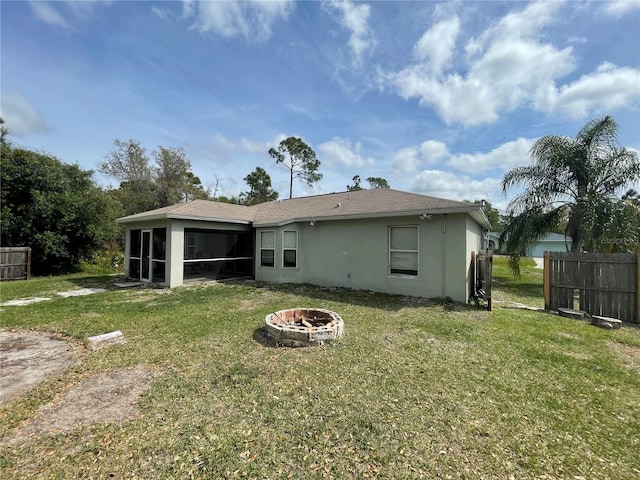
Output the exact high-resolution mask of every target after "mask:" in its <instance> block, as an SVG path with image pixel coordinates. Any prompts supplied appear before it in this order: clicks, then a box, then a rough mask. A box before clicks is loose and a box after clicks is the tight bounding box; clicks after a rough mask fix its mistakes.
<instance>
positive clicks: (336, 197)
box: [117, 188, 490, 302]
mask: <svg viewBox="0 0 640 480" xmlns="http://www.w3.org/2000/svg"><path fill="white" fill-rule="evenodd" d="M117 222H119V223H122V224H124V225H126V274H127V276H128V277H130V278H133V279H138V280H142V281H147V282H156V283H159V284H163V285H166V286H169V287H176V286H179V285H182V284H183V283H184V282H185V281H190V280H194V279H222V278H233V277H252V278H254V279H256V280H259V281H267V282H275V283H309V284H314V285H319V286H332V287H350V288H355V289H363V290H372V291H377V292H387V293H395V294H404V295H412V296H420V297H427V298H429V297H447V296H448V297H451V298H452V299H454V300H457V301H461V302H466V301H467V300H468V299H469V295H470V294H471V280H472V279H471V278H470V275H471V271H472V270H471V268H470V266H471V252H472V251H479V250H481V249H483V248H484V245H483V240H484V233H485V232H486V231H487V229H488V228H489V226H490V225H489V222H488V220H487V217H486V216H485V214H484V212H483V210H482V208H481V207H480V206H478V205H475V204H470V203H466V202H459V201H452V200H445V199H441V198H435V197H430V196H426V195H418V194H415V193H408V192H402V191H398V190H392V189H387V188H384V189H371V190H359V191H355V192H342V193H332V194H328V195H317V196H311V197H302V198H293V199H289V200H277V201H272V202H267V203H262V204H259V205H253V206H244V205H232V204H227V203H221V202H215V201H208V200H194V201H192V202H187V203H181V204H177V205H172V206H169V207H164V208H159V209H156V210H151V211H148V212H143V213H138V214H135V215H130V216H127V217H123V218H119V219H118V220H117Z"/></svg>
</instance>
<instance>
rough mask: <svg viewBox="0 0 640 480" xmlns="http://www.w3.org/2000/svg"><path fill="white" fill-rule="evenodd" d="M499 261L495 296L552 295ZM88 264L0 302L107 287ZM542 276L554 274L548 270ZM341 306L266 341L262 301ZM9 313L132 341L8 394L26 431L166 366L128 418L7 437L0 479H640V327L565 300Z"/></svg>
mask: <svg viewBox="0 0 640 480" xmlns="http://www.w3.org/2000/svg"><path fill="white" fill-rule="evenodd" d="M504 268H505V266H504V264H503V262H502V260H500V259H496V265H495V268H494V273H495V274H496V278H497V279H498V284H497V285H496V286H495V287H494V298H498V299H502V300H504V301H513V302H516V301H517V302H521V303H526V304H532V305H533V303H532V302H534V303H535V305H534V306H542V299H541V296H542V288H541V282H542V272H541V271H536V270H535V269H534V268H533V267H531V266H530V265H524V266H523V276H522V277H521V278H520V279H519V280H515V279H513V278H512V277H510V276H509V275H507V274H506V270H501V269H504ZM112 280H113V278H112V277H108V276H93V277H88V276H83V275H74V276H70V277H61V278H45V279H34V280H31V281H29V282H12V283H5V284H2V285H1V290H0V300H1V301H6V300H8V299H12V298H17V297H24V296H46V295H51V294H52V293H54V292H55V291H61V290H68V289H70V288H80V287H84V286H100V285H104V284H108V283H109V282H111V281H112ZM536 282H537V283H536ZM296 306H300V307H315V308H326V309H330V310H333V311H336V312H338V313H339V314H340V315H341V316H342V318H343V319H344V322H345V336H344V337H343V338H342V339H341V340H339V341H338V342H336V343H333V344H331V345H328V346H326V347H321V348H302V349H288V348H273V347H270V346H267V345H265V344H264V342H263V341H262V340H263V337H262V335H261V327H262V324H263V322H264V318H265V315H267V314H268V313H270V312H273V311H276V310H280V309H284V308H291V307H296ZM0 315H1V318H2V325H3V327H5V328H14V327H22V328H28V329H41V330H45V331H48V332H56V333H59V334H63V335H66V336H68V337H69V338H71V339H73V341H76V342H84V341H85V340H86V338H87V337H88V336H90V335H95V334H99V333H104V332H109V331H113V330H121V331H122V332H123V333H124V336H125V338H126V340H127V342H126V343H125V344H123V345H115V346H112V347H108V348H104V349H101V350H99V351H97V352H93V353H87V354H86V356H85V358H84V361H83V362H82V363H80V364H78V365H77V366H75V367H73V368H71V369H70V370H68V371H67V372H66V373H64V374H63V375H62V376H60V377H58V378H55V379H51V380H49V381H46V382H45V383H43V384H41V385H40V386H39V387H37V388H36V389H34V390H33V391H32V392H31V393H30V394H28V395H27V396H24V397H22V398H21V399H19V400H16V401H14V402H13V403H11V404H10V405H8V406H6V407H5V408H3V409H2V410H0V436H1V437H2V438H9V437H11V436H12V435H15V432H19V431H20V429H21V428H23V427H24V425H25V424H26V423H27V422H28V421H29V419H31V418H33V417H34V416H35V417H37V416H38V415H39V414H40V413H39V412H41V408H42V407H43V406H44V405H46V404H47V403H49V402H51V401H53V400H56V399H59V398H61V397H62V396H63V395H64V394H65V392H67V391H69V389H70V388H71V387H72V386H73V385H76V384H78V383H79V382H81V381H82V380H86V379H90V378H92V377H93V376H94V375H96V374H98V373H101V372H105V371H115V370H116V369H122V368H131V369H133V368H134V367H136V366H143V367H145V368H146V369H148V370H149V371H150V372H153V379H152V381H151V383H150V387H149V388H148V390H146V391H145V393H144V394H143V395H142V396H141V397H140V398H139V400H138V410H137V413H136V414H135V415H134V416H133V417H131V418H129V419H128V420H127V421H126V422H124V423H122V424H94V425H91V426H82V427H77V428H75V429H72V430H71V431H68V432H63V433H60V434H57V435H53V436H51V437H49V436H44V435H31V436H29V437H28V438H26V439H22V440H20V441H13V442H4V443H3V444H2V445H1V446H0V477H2V478H36V477H37V478H145V479H146V478H255V479H266V478H269V479H276V478H296V479H297V478H335V479H342V478H467V479H473V478H485V479H486V478H500V479H502V478H517V479H528V478H547V479H549V478H571V479H576V478H578V479H580V478H585V479H592V478H608V479H629V478H635V477H638V476H639V475H640V330H639V329H636V328H633V327H624V328H623V329H621V330H616V331H610V330H603V329H599V328H595V327H592V326H590V325H589V324H588V323H585V322H580V321H576V320H570V319H564V318H560V317H557V316H554V315H550V314H546V313H541V312H532V311H525V310H518V309H512V308H506V306H501V304H500V303H497V304H495V303H494V309H493V311H492V312H487V311H485V310H482V309H479V308H475V307H471V306H465V305H459V304H452V303H448V302H444V301H443V302H438V301H432V302H427V301H424V300H420V299H415V298H408V297H401V296H392V295H383V294H374V293H371V292H364V291H353V290H347V289H326V288H325V289H323V288H316V287H311V286H306V285H298V286H296V285H270V284H262V283H256V282H250V281H236V282H227V283H220V284H200V285H191V286H186V287H181V288H176V289H173V290H165V289H154V288H138V289H135V290H124V291H123V290H110V291H109V292H108V293H102V294H96V295H92V296H87V297H74V298H66V299H62V298H54V299H52V300H50V301H48V302H43V303H38V304H33V305H29V306H24V307H12V308H9V307H7V308H3V309H2V312H1V314H0Z"/></svg>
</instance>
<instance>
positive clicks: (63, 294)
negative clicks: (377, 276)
mask: <svg viewBox="0 0 640 480" xmlns="http://www.w3.org/2000/svg"><path fill="white" fill-rule="evenodd" d="M107 291H108V290H107V289H105V288H80V289H78V290H69V291H67V292H58V295H60V296H61V297H64V298H67V297H82V296H84V295H93V294H94V293H105V292H107Z"/></svg>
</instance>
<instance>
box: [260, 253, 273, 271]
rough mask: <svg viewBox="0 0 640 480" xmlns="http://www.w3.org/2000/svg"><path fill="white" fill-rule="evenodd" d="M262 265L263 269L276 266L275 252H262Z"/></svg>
mask: <svg viewBox="0 0 640 480" xmlns="http://www.w3.org/2000/svg"><path fill="white" fill-rule="evenodd" d="M260 265H262V266H263V267H274V266H275V265H276V262H275V250H261V251H260Z"/></svg>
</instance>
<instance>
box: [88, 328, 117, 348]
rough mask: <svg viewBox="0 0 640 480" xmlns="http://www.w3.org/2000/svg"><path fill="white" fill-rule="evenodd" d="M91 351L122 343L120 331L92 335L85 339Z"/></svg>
mask: <svg viewBox="0 0 640 480" xmlns="http://www.w3.org/2000/svg"><path fill="white" fill-rule="evenodd" d="M87 341H88V342H89V346H90V347H91V350H98V349H100V348H102V347H104V346H106V345H115V344H116V343H124V341H125V340H124V336H123V335H122V332H121V331H120V330H116V331H115V332H109V333H103V334H102V335H94V336H93V337H89V338H88V339H87Z"/></svg>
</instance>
